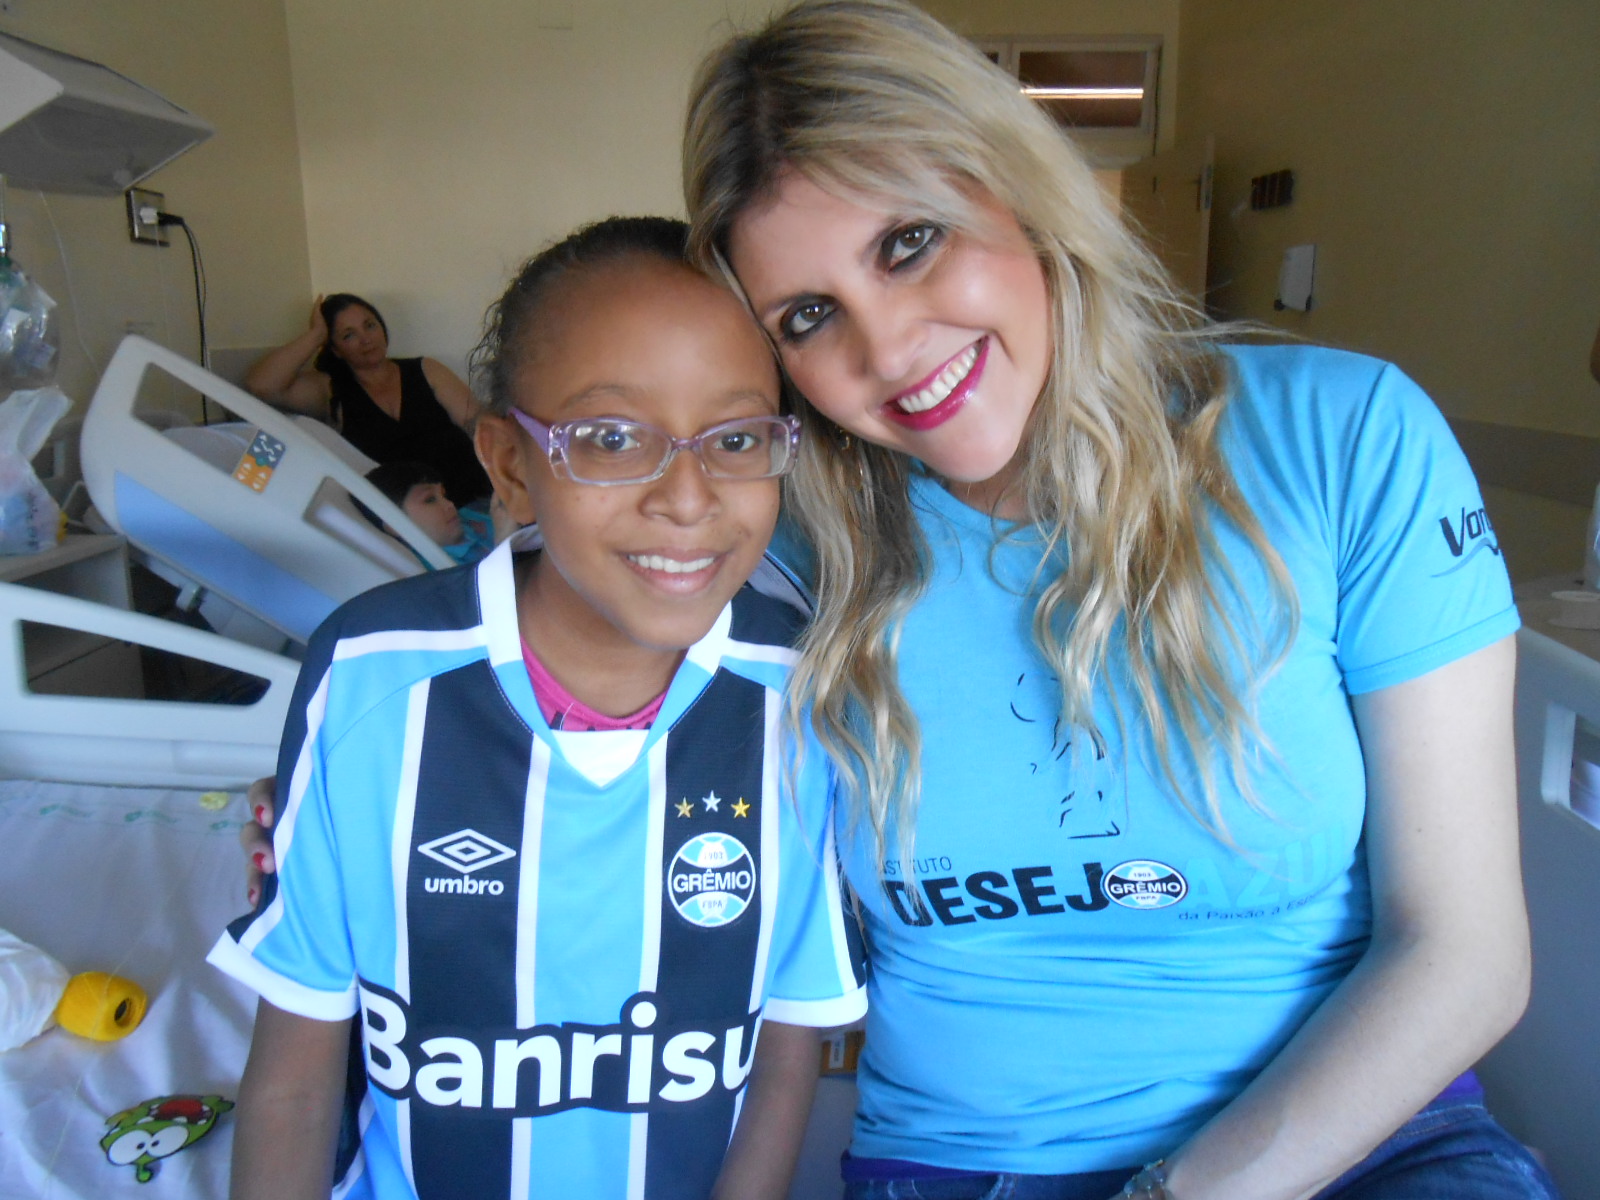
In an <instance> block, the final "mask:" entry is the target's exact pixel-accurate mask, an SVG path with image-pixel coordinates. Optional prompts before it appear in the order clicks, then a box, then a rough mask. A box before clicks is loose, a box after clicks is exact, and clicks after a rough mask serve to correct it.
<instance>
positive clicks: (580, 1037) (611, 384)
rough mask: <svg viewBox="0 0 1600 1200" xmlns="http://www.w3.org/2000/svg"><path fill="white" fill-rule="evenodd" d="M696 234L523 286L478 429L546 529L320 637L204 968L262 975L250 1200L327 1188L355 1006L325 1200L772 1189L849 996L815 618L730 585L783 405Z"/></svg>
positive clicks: (551, 260)
mask: <svg viewBox="0 0 1600 1200" xmlns="http://www.w3.org/2000/svg"><path fill="white" fill-rule="evenodd" d="M685 235H686V229H685V227H684V226H683V225H682V223H680V222H676V221H668V220H665V219H659V218H630V219H621V218H613V219H611V220H608V221H605V222H601V223H600V224H598V225H594V226H590V227H588V228H586V229H583V230H580V231H579V232H577V233H575V234H573V235H572V236H571V237H569V238H568V239H567V240H566V241H564V242H562V243H560V244H559V245H557V246H555V247H553V248H552V249H550V250H547V251H545V252H544V253H543V254H541V255H539V256H538V257H536V258H535V259H533V260H532V261H530V262H529V263H528V264H527V265H526V266H525V267H524V268H523V270H522V272H521V273H520V274H519V276H518V277H517V279H516V280H515V281H514V282H513V283H512V285H511V287H510V288H509V289H508V291H507V292H506V294H505V296H504V297H503V298H502V299H501V300H500V302H499V303H498V304H497V305H496V306H495V307H494V308H493V309H492V310H491V314H490V328H489V332H488V333H487V334H486V335H485V338H484V342H483V344H482V345H481V346H480V347H479V351H478V354H477V356H476V358H477V362H478V366H479V368H480V370H481V371H482V372H483V374H484V376H485V377H486V379H487V387H486V389H485V390H486V393H487V394H488V396H489V398H490V409H491V415H487V416H485V417H483V418H482V419H481V420H480V422H479V425H478V432H477V442H478V450H479V455H480V457H481V458H482V460H483V462H484V464H485V466H486V468H487V470H488V472H489V474H490V476H491V478H492V479H493V481H494V485H495V491H496V493H497V494H498V495H499V496H500V498H501V499H502V500H503V501H504V502H505V504H506V507H507V509H508V511H509V513H510V516H511V517H512V519H513V520H516V521H518V522H521V523H524V524H526V523H529V522H531V521H532V520H533V514H534V513H535V512H537V513H538V515H539V518H540V523H539V527H538V528H537V529H525V530H523V531H522V532H520V533H518V534H515V535H513V536H512V537H511V538H510V539H509V540H508V541H507V542H505V543H503V544H502V545H501V546H500V547H499V548H498V549H497V550H495V551H494V552H493V553H492V554H490V555H489V556H488V557H487V558H486V559H484V560H483V561H482V562H481V563H480V564H478V566H477V568H476V569H475V570H473V571H470V572H445V573H443V574H430V575H423V576H417V577H415V578H411V579H406V580H401V581H399V582H398V583H394V584H390V585H388V586H385V587H382V588H378V589H375V590H373V591H371V592H368V593H366V594H365V595H362V596H360V597H357V598H356V599H355V600H352V601H351V602H350V603H348V604H346V605H345V606H344V607H343V608H341V609H340V610H339V611H338V612H336V613H335V614H334V615H333V616H332V617H331V618H330V619H329V620H328V621H327V623H326V624H325V625H324V626H323V627H322V628H321V629H320V630H319V631H318V632H317V634H316V635H315V637H314V638H313V639H312V642H311V645H310V647H309V649H308V652H307V656H306V662H305V666H304V668H303V670H302V672H301V677H300V683H299V686H298V689H297V694H296V699H295V703H294V705H293V706H292V709H291V716H290V719H289V724H288V728H287V729H286V731H285V735H284V741H283V746H282V748H281V751H280V756H279V768H278V778H279V780H280V781H283V782H284V784H285V786H283V787H282V789H281V792H280V802H281V809H282V811H281V815H280V816H279V818H278V820H277V821H276V822H275V824H274V828H273V835H274V839H275V845H274V850H275V855H276V859H277V865H278V873H277V874H276V875H275V876H273V877H270V878H268V879H267V881H266V883H265V889H264V895H263V897H262V903H261V904H260V906H259V907H258V908H257V909H256V911H255V912H254V913H252V914H251V915H250V916H248V917H244V918H242V919H240V920H239V921H237V922H235V923H234V924H233V925H231V926H230V927H229V928H228V930H227V932H226V933H225V934H224V935H223V937H222V938H221V939H220V940H219V941H218V943H217V946H216V948H215V949H214V950H213V951H212V954H211V961H212V962H214V963H215V964H216V965H218V966H219V967H221V968H222V969H223V970H225V971H228V972H229V973H230V974H232V975H234V976H235V977H236V978H239V979H241V980H243V981H244V982H246V983H248V984H249V985H251V986H252V987H254V988H255V989H256V990H257V991H258V992H260V994H261V996H262V1001H261V1004H260V1007H259V1011H258V1015H257V1018H256V1032H255V1039H254V1042H253V1044H252V1047H251V1053H250V1061H249V1065H248V1066H247V1068H246V1071H245V1076H244V1080H243V1082H242V1083H241V1085H240V1092H239V1108H238V1112H237V1114H236V1120H237V1126H236V1130H235V1135H234V1136H235V1140H234V1182H233V1196H234V1197H235V1200H255V1198H256V1197H267V1196H272V1197H312V1196H316V1197H319V1200H320V1198H324V1197H326V1196H327V1195H328V1191H329V1183H330V1180H331V1179H334V1178H335V1177H336V1167H335V1162H334V1135H335V1130H336V1128H337V1127H338V1125H339V1117H340V1108H341V1103H342V1101H343V1098H344V1096H345V1093H346V1072H345V1063H346V1051H347V1047H348V1044H349V1038H350V1032H351V1025H352V1021H353V1020H356V1019H359V1028H360V1031H361V1035H362V1038H363V1044H364V1050H365V1068H366V1070H365V1074H366V1078H367V1080H368V1081H369V1083H370V1086H369V1087H367V1088H366V1089H365V1090H366V1097H365V1100H364V1101H363V1102H362V1112H361V1119H360V1125H361V1127H362V1129H363V1130H364V1132H363V1134H362V1143H363V1151H364V1154H363V1156H360V1157H358V1158H357V1159H356V1160H355V1163H354V1165H352V1166H349V1170H348V1171H343V1168H345V1167H346V1166H347V1164H344V1163H340V1164H339V1168H340V1169H341V1171H343V1173H341V1174H339V1175H338V1178H340V1179H342V1180H344V1181H345V1183H346V1184H347V1186H349V1187H350V1190H349V1191H348V1192H345V1193H342V1194H347V1195H350V1196H357V1197H364V1196H372V1197H380V1198H387V1197H411V1196H418V1197H424V1198H427V1197H438V1196H451V1197H454V1196H517V1197H523V1196H527V1197H541V1196H560V1197H571V1196H582V1197H585V1198H592V1200H607V1198H610V1197H615V1198H617V1200H622V1198H623V1197H636V1196H648V1197H650V1198H651V1200H671V1198H675V1197H684V1198H688V1197H695V1198H703V1197H705V1196H707V1195H718V1196H727V1197H740V1198H741V1200H743V1198H746V1197H763V1196H771V1197H774V1198H777V1197H782V1196H784V1195H785V1194H786V1192H787V1187H788V1176H789V1174H790V1172H791V1171H792V1169H793V1164H794V1160H795V1157H796V1155H797V1154H798V1150H799V1143H800V1137H801V1133H802V1131H803V1129H804V1124H805V1119H806V1115H807V1113H808V1111H809V1108H810V1097H811V1093H812V1088H813V1085H814V1082H815V1078H816V1070H817V1061H818V1039H817V1035H816V1027H822V1026H834V1025H839V1024H845V1023H848V1022H850V1021H852V1020H854V1019H856V1018H857V1017H859V1016H860V1015H861V1013H862V1012H863V1011H864V1009H865V1004H866V1001H865V992H864V989H863V987H862V983H861V978H860V974H859V959H858V956H857V955H856V954H855V953H854V952H853V950H852V947H851V942H850V937H851V935H852V933H853V930H852V929H851V928H850V927H849V926H848V925H847V922H846V920H845V917H844V914H843V912H842V911H841V906H840V898H839V886H838V879H837V875H836V865H835V853H834V846H833V831H832V825H831V816H830V813H829V808H828V803H829V786H830V785H829V777H828V768H827V766H826V756H825V755H824V754H823V753H822V752H821V750H820V748H819V747H817V746H814V745H812V746H807V747H804V748H803V749H804V752H803V753H802V754H801V755H800V757H799V758H798V760H795V759H793V758H791V757H790V756H789V755H787V754H784V753H782V752H781V750H780V746H782V745H786V744H789V737H790V736H791V735H790V734H789V732H788V730H787V729H786V728H785V726H784V722H783V718H782V712H783V701H782V691H783V687H784V684H785V681H786V678H787V675H788V672H789V670H790V668H791V666H792V663H793V662H794V659H795V654H794V651H793V650H792V649H790V645H791V641H792V639H793V637H794V635H795V634H796V633H797V632H798V630H799V627H800V625H801V623H802V620H803V618H802V616H801V614H800V613H799V611H798V610H796V609H794V608H791V607H790V606H789V605H786V604H784V603H782V602H781V601H778V600H775V599H772V598H771V597H770V596H769V595H765V594H763V592H762V591H758V590H756V588H755V587H751V586H746V581H747V579H748V578H749V577H750V576H751V574H752V572H756V571H757V569H758V568H759V567H762V565H763V552H764V549H765V547H766V544H767V540H768V538H769V537H770V535H771V533H772V530H773V525H774V523H775V521H776V519H777V515H778V495H779V484H778V479H779V477H780V476H782V475H783V474H785V473H786V472H787V471H788V470H789V468H790V467H791V466H792V465H793V462H794V457H795V454H796V452H797V449H798V434H797V425H796V423H795V422H794V420H793V418H791V417H788V416H783V415H780V414H779V385H778V376H777V371H776V368H775V366H774V364H773V361H772V356H771V354H770V352H769V351H768V349H767V346H766V344H765V342H764V340H763V339H762V337H761V335H760V333H759V331H758V330H757V329H756V328H755V326H754V325H753V324H752V323H751V322H750V320H749V318H748V316H747V315H746V313H745V312H744V310H743V308H742V307H741V305H740V304H739V302H738V301H737V300H736V299H735V298H734V297H733V296H732V295H731V294H730V293H729V292H728V291H727V290H726V289H724V288H723V287H722V286H720V285H718V284H715V283H713V282H711V281H709V280H708V279H707V278H705V277H704V276H703V275H701V274H699V273H697V272H696V271H694V270H693V269H691V268H690V267H689V266H688V265H686V263H685V261H684V244H685ZM763 587H764V588H766V585H763ZM767 590H770V589H767ZM575 730H581V731H582V732H575ZM758 1029H759V1030H760V1050H759V1052H756V1051H755V1050H754V1043H755V1040H756V1034H757V1030H758ZM747 1078H748V1083H747ZM730 1137H731V1144H730ZM362 1157H364V1166H363V1165H362V1162H361V1158H362ZM352 1178H353V1183H351V1182H350V1181H351V1180H352Z"/></svg>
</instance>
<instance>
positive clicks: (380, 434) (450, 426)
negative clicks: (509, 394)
mask: <svg viewBox="0 0 1600 1200" xmlns="http://www.w3.org/2000/svg"><path fill="white" fill-rule="evenodd" d="M394 362H395V365H396V366H398V367H399V368H400V418H399V420H395V419H393V418H391V417H390V416H389V415H388V414H387V413H385V412H384V411H383V410H382V409H381V408H379V407H378V406H377V405H376V404H374V403H373V402H372V397H371V396H369V395H367V391H366V389H365V388H363V387H362V386H361V384H360V382H359V381H358V380H357V379H356V377H355V374H354V372H352V371H351V370H350V369H349V368H348V367H343V364H341V368H342V369H340V370H337V371H335V372H334V373H333V374H331V375H330V376H329V379H330V381H331V382H332V384H333V412H334V416H335V417H337V418H338V419H339V420H340V432H342V433H343V434H344V439H345V441H347V442H349V443H350V444H351V445H352V446H354V447H355V448H356V449H357V450H359V451H361V452H362V453H363V454H365V455H366V456H367V457H368V458H373V459H376V460H377V461H378V462H380V463H392V462H420V463H427V464H428V465H429V466H431V467H432V468H433V469H434V470H435V471H437V472H439V478H440V479H442V480H443V481H444V490H445V494H446V495H447V496H449V497H450V499H451V500H453V501H454V502H455V503H456V504H457V505H462V504H466V503H468V502H470V501H472V500H481V499H482V498H483V497H485V496H487V495H488V494H489V492H490V490H491V489H490V487H489V477H488V476H487V475H485V474H484V472H483V467H482V466H481V465H480V464H479V463H478V455H477V452H476V451H475V450H473V448H472V439H471V438H469V437H468V436H467V435H466V434H465V433H463V432H462V431H461V429H460V427H459V426H457V425H456V423H455V422H454V421H452V420H451V419H450V414H449V413H448V412H446V411H445V408H444V405H442V404H440V403H439V398H438V397H437V396H436V395H434V393H433V388H432V387H431V386H430V385H429V383H428V377H427V376H426V375H424V374H423V373H422V360H421V359H420V358H397V359H395V360H394Z"/></svg>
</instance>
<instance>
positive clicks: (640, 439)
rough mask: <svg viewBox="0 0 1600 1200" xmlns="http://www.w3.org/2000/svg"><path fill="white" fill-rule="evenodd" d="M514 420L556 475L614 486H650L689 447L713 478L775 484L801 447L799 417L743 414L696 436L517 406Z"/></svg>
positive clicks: (615, 419)
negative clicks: (538, 414) (551, 419)
mask: <svg viewBox="0 0 1600 1200" xmlns="http://www.w3.org/2000/svg"><path fill="white" fill-rule="evenodd" d="M511 415H512V416H513V417H515V418H516V419H517V423H518V424H520V425H521V426H522V427H523V428H524V429H526V430H527V431H528V434H529V436H530V437H532V438H533V440H534V441H535V442H537V443H538V444H539V445H540V446H541V447H543V449H544V452H545V453H546V454H548V455H549V456H550V467H551V470H553V471H554V472H555V474H556V477H557V478H560V479H570V480H572V481H573V482H574V483H592V484H595V485H596V486H598V487H613V486H616V485H618V484H624V483H649V482H650V481H651V480H652V479H660V478H661V477H662V476H663V475H665V474H666V473H667V468H668V467H669V466H671V465H672V460H673V459H674V458H676V457H677V455H678V451H680V450H688V451H690V452H692V453H693V454H694V456H695V457H696V458H698V459H699V460H700V465H701V467H703V468H704V469H705V473H706V474H707V475H709V476H710V477H711V478H712V479H772V478H774V477H776V476H779V475H787V474H788V473H789V471H790V470H791V469H792V468H793V467H794V460H795V454H796V453H797V452H798V450H799V448H800V419H799V418H798V417H793V416H782V417H742V418H740V419H739V420H737V421H724V422H722V423H721V424H720V425H713V426H712V427H711V428H710V429H705V430H702V431H701V432H699V433H697V434H695V436H694V437H690V438H679V437H673V436H672V435H671V434H670V433H666V432H663V431H662V430H660V429H657V428H656V427H655V426H654V425H646V424H644V423H643V422H642V421H628V420H624V419H623V418H621V417H585V418H583V419H581V420H577V421H562V422H560V423H559V424H556V425H546V424H545V423H544V422H543V421H539V420H536V419H535V418H533V417H530V416H529V415H528V414H527V413H525V412H523V411H522V410H521V409H520V408H513V409H512V410H511Z"/></svg>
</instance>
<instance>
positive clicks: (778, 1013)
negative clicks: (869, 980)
mask: <svg viewBox="0 0 1600 1200" xmlns="http://www.w3.org/2000/svg"><path fill="white" fill-rule="evenodd" d="M866 1015H867V989H866V988H864V987H858V988H856V989H855V990H854V991H851V992H847V993H845V994H844V995H843V996H830V997H829V998H828V999H826V1000H780V999H779V998H778V997H776V996H768V997H767V1003H766V1005H765V1007H764V1008H763V1009H762V1010H761V1016H762V1019H763V1020H767V1021H777V1022H778V1023H779V1024H780V1025H809V1026H811V1027H812V1028H815V1029H832V1028H834V1027H835V1026H839V1025H849V1024H851V1023H853V1022H855V1021H859V1020H860V1019H861V1018H862V1017H864V1016H866Z"/></svg>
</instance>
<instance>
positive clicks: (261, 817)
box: [256, 804, 267, 825]
mask: <svg viewBox="0 0 1600 1200" xmlns="http://www.w3.org/2000/svg"><path fill="white" fill-rule="evenodd" d="M266 818H267V806H266V805H265V804H258V805H256V824H257V825H262V824H265V823H266Z"/></svg>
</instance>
